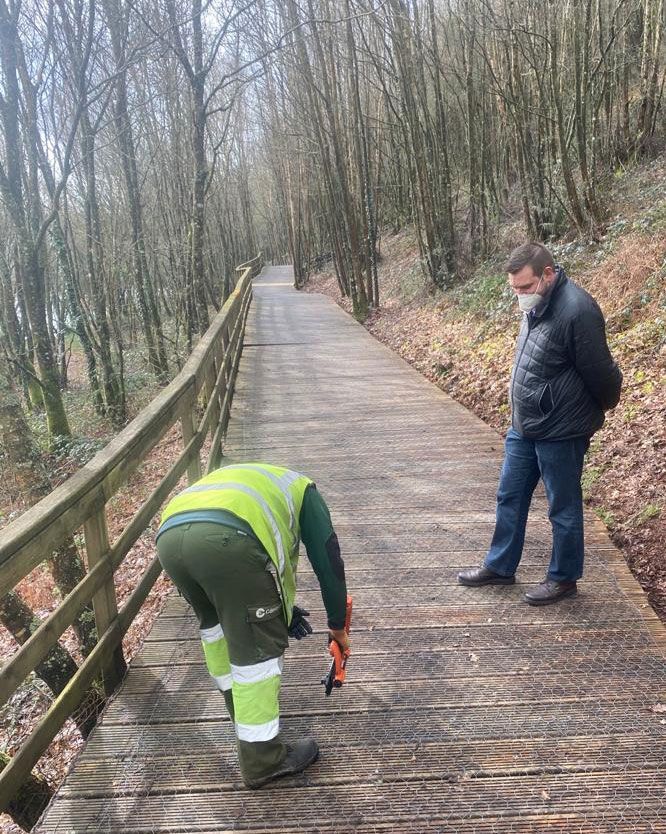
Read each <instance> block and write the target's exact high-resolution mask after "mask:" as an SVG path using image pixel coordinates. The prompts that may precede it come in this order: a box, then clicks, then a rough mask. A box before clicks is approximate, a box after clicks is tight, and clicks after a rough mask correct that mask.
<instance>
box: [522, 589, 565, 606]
mask: <svg viewBox="0 0 666 834" xmlns="http://www.w3.org/2000/svg"><path fill="white" fill-rule="evenodd" d="M577 594H578V588H571V589H570V590H569V591H565V592H564V593H563V594H558V595H557V596H556V597H551V598H549V599H530V598H529V597H528V596H525V602H526V603H527V604H528V605H553V604H554V603H556V602H559V601H560V600H561V599H566V598H567V597H575V596H576V595H577Z"/></svg>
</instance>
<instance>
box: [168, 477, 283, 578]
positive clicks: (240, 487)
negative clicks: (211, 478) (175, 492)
mask: <svg viewBox="0 0 666 834" xmlns="http://www.w3.org/2000/svg"><path fill="white" fill-rule="evenodd" d="M223 489H234V490H237V491H238V492H243V493H245V495H248V496H249V497H250V498H252V499H253V500H254V501H256V502H257V504H259V506H260V507H261V509H262V510H263V511H264V513H265V515H266V518H267V519H268V521H269V523H270V525H271V529H272V531H273V535H274V536H275V546H276V547H277V551H278V569H279V571H280V576H282V574H283V573H284V559H285V556H284V542H283V541H282V535H281V533H280V528H279V527H278V524H277V521H276V520H275V516H274V515H273V513H272V511H271V508H270V507H269V506H268V504H267V503H266V501H264V499H263V498H262V497H261V495H260V494H259V493H258V492H257V491H256V490H254V489H251V487H248V486H246V485H245V484H236V483H233V482H229V481H225V482H224V483H221V484H201V485H199V486H198V485H197V484H195V485H194V486H191V487H188V488H187V489H186V490H183V494H184V495H186V494H188V493H190V492H212V491H218V490H223Z"/></svg>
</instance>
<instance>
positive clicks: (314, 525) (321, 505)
mask: <svg viewBox="0 0 666 834" xmlns="http://www.w3.org/2000/svg"><path fill="white" fill-rule="evenodd" d="M299 521H300V525H301V539H302V540H303V544H304V545H305V550H306V552H307V554H308V559H309V560H310V564H311V565H312V569H313V570H314V572H315V575H316V576H317V579H318V580H319V586H320V587H321V596H322V599H323V600H324V607H325V608H326V614H327V616H328V627H329V628H333V629H340V628H344V625H345V611H346V607H347V584H346V582H345V565H344V562H343V561H342V557H341V556H340V545H339V544H338V537H337V536H336V535H335V531H334V530H333V524H332V522H331V514H330V513H329V511H328V507H327V506H326V502H325V501H324V499H323V498H322V497H321V495H320V493H319V491H318V490H317V487H316V486H315V485H314V484H311V485H310V486H308V487H307V489H306V490H305V495H304V496H303V506H302V507H301V515H300V519H299Z"/></svg>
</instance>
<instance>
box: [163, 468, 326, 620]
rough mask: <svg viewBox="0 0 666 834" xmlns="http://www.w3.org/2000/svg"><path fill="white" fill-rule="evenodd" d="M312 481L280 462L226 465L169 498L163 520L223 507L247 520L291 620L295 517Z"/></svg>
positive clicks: (296, 539) (298, 533) (297, 527)
mask: <svg viewBox="0 0 666 834" xmlns="http://www.w3.org/2000/svg"><path fill="white" fill-rule="evenodd" d="M311 483H312V481H311V480H310V478H307V477H306V476H305V475H301V474H300V473H298V472H292V471H291V470H290V469H284V468H283V467H281V466H271V465H269V464H265V463H245V464H238V465H232V466H224V467H222V468H221V469H216V470H215V471H214V472H211V473H210V474H209V475H206V476H205V477H204V478H201V480H199V481H197V482H196V483H195V484H193V485H192V486H191V487H188V488H187V489H185V490H183V491H182V492H180V493H179V494H178V495H176V496H175V497H174V498H172V499H171V501H169V503H168V504H167V505H166V507H165V509H164V512H163V513H162V519H161V523H162V524H163V523H164V522H165V521H166V520H167V519H168V518H171V516H173V515H176V513H185V512H190V511H192V510H211V509H218V510H227V511H228V512H231V513H233V514H234V515H235V516H237V517H238V518H241V519H243V520H244V521H246V522H247V523H248V524H249V525H250V527H251V528H252V530H253V531H254V534H255V536H256V537H257V538H258V539H259V541H260V542H261V543H262V545H263V546H264V548H265V550H266V553H268V555H269V556H270V558H271V561H272V562H273V564H274V565H275V569H276V572H277V576H278V580H279V585H280V592H281V596H282V605H283V607H284V612H285V617H286V620H287V623H289V622H290V621H291V612H292V608H293V607H294V600H295V597H296V568H297V565H298V545H299V542H300V538H301V529H300V524H299V516H300V512H301V507H302V505H303V496H304V494H305V490H306V487H307V486H308V485H309V484H311Z"/></svg>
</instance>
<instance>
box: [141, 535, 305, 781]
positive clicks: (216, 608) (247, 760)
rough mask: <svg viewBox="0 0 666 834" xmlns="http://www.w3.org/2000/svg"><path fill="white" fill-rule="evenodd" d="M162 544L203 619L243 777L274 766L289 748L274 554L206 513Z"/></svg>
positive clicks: (174, 575) (284, 640) (167, 566)
mask: <svg viewBox="0 0 666 834" xmlns="http://www.w3.org/2000/svg"><path fill="white" fill-rule="evenodd" d="M157 551H158V554H159V559H160V562H161V563H162V567H163V568H164V570H165V571H166V573H167V574H168V575H169V576H170V577H171V579H172V580H173V582H174V584H175V585H176V587H177V588H178V590H179V591H180V592H181V594H182V595H183V596H184V597H185V599H186V600H187V601H188V602H189V604H190V605H191V606H192V608H193V609H194V612H195V614H196V615H197V617H198V619H199V628H200V634H201V641H202V646H203V652H204V657H205V659H206V666H207V667H208V671H209V673H210V675H211V677H212V678H213V680H214V681H215V683H216V685H217V687H218V689H220V691H221V692H222V693H223V694H224V699H225V702H226V705H227V708H228V710H229V713H230V715H231V718H232V720H233V721H234V725H235V729H236V736H237V740H238V757H239V761H240V768H241V774H242V776H243V779H244V780H246V781H247V780H252V779H258V778H261V777H263V776H266V775H268V774H270V773H272V772H274V771H275V770H277V769H278V767H279V765H280V764H281V763H282V761H283V759H284V758H285V756H286V753H287V750H286V747H285V745H284V743H283V742H282V740H281V738H280V713H279V704H278V697H279V692H280V680H281V673H282V656H283V654H284V650H285V649H286V648H287V645H288V642H289V638H288V634H287V626H286V623H285V619H284V613H283V610H282V601H281V599H280V594H279V592H278V589H277V586H276V583H275V579H274V578H273V575H272V573H271V572H270V566H271V560H270V557H269V556H268V554H267V553H266V551H265V550H264V548H263V547H262V546H261V544H260V543H259V542H258V541H257V540H256V539H255V538H254V537H253V536H248V535H246V534H245V533H241V532H239V531H237V530H234V529H233V528H231V527H226V526H225V525H223V524H216V523H213V522H207V521H198V522H194V523H191V524H183V525H180V526H178V527H172V528H170V529H169V530H166V531H165V532H164V533H162V535H161V536H160V537H159V538H158V540H157Z"/></svg>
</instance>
